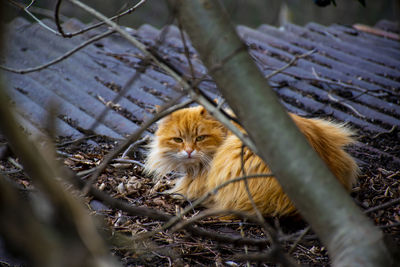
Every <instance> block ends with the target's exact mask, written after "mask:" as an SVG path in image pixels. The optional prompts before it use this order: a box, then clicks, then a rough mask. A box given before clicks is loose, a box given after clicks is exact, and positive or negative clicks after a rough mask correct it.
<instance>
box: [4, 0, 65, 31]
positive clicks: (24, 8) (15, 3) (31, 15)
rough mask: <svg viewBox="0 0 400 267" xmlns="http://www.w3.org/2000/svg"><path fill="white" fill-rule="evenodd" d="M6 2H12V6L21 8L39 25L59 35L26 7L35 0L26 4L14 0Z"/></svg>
mask: <svg viewBox="0 0 400 267" xmlns="http://www.w3.org/2000/svg"><path fill="white" fill-rule="evenodd" d="M7 1H8V2H10V3H11V4H13V5H14V6H16V7H18V8H20V9H22V10H23V11H24V12H25V13H26V14H28V15H29V16H30V17H31V18H32V19H33V20H35V21H36V22H37V23H38V24H39V25H40V26H42V27H43V28H45V29H46V30H48V31H50V32H52V33H54V34H55V35H58V36H61V34H60V33H58V32H57V31H56V30H53V29H52V28H50V27H49V26H48V25H46V24H45V23H43V21H41V20H40V19H38V18H37V17H36V16H35V15H33V14H32V13H31V12H30V11H29V10H28V9H29V8H30V7H31V6H32V4H33V3H34V2H35V1H34V0H32V1H31V2H30V4H29V5H28V6H26V7H25V6H23V5H21V4H20V3H18V2H15V1H14V0H7Z"/></svg>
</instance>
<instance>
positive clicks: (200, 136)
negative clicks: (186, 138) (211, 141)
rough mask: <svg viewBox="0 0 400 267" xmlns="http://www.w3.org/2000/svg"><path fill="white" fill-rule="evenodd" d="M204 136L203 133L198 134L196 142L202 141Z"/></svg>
mask: <svg viewBox="0 0 400 267" xmlns="http://www.w3.org/2000/svg"><path fill="white" fill-rule="evenodd" d="M204 138H206V136H205V135H199V136H197V137H196V141H197V142H200V141H203V140H204Z"/></svg>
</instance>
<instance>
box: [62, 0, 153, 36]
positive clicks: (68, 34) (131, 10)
mask: <svg viewBox="0 0 400 267" xmlns="http://www.w3.org/2000/svg"><path fill="white" fill-rule="evenodd" d="M61 2H62V0H58V1H57V3H56V7H55V11H54V19H55V22H56V25H57V29H58V31H59V33H60V34H61V35H62V36H63V37H65V38H71V37H73V36H76V35H79V34H82V33H85V32H87V31H90V30H93V29H95V28H98V27H100V26H102V25H104V24H105V22H103V21H102V22H99V23H96V24H94V25H91V26H88V27H86V28H84V29H81V30H79V31H76V32H73V33H66V32H64V30H63V28H62V26H61V23H60V15H59V14H60V7H61ZM145 2H146V0H141V1H139V2H138V3H137V4H136V5H134V6H133V7H131V8H129V9H127V10H125V11H124V12H122V13H120V14H118V15H115V16H113V17H111V18H109V19H110V20H116V19H118V18H120V17H122V16H125V15H128V14H130V13H132V12H134V11H135V10H136V9H138V8H139V7H141V6H142V5H143V4H144V3H145Z"/></svg>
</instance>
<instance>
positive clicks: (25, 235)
mask: <svg viewBox="0 0 400 267" xmlns="http://www.w3.org/2000/svg"><path fill="white" fill-rule="evenodd" d="M3 7H4V5H3ZM3 12H4V9H0V17H1V15H2V14H1V13H3ZM2 27H3V25H2V24H1V23H0V52H3V50H2V49H1V48H2V47H1V45H2V41H3V37H4V36H2V34H3V33H4V31H3V30H2ZM0 131H1V134H2V135H4V137H5V138H6V139H7V141H8V144H9V145H10V147H11V149H12V151H13V152H14V153H15V155H17V157H18V158H19V159H20V160H21V163H22V165H23V167H24V171H25V172H26V174H28V175H29V177H30V178H31V179H32V181H33V183H34V184H35V188H36V189H35V191H34V192H33V193H29V194H28V193H26V192H25V193H26V194H25V195H24V196H22V194H21V192H18V191H17V190H15V188H14V186H12V182H10V181H11V179H6V177H5V176H3V175H1V176H0V218H1V219H0V235H1V237H2V238H4V240H5V241H6V243H7V248H12V250H13V251H14V252H17V253H18V255H21V256H22V257H23V258H24V259H25V260H27V262H28V265H29V266H49V267H52V266H118V263H117V262H116V261H115V260H114V259H113V258H112V257H111V256H110V254H109V251H108V248H107V247H106V246H105V244H104V242H103V240H102V237H100V235H99V234H98V233H97V229H96V225H95V224H94V222H93V220H92V218H91V217H90V216H89V214H88V211H87V210H86V209H85V208H84V206H83V204H82V203H80V202H79V201H78V200H77V199H76V198H75V197H74V196H73V195H72V194H71V192H68V191H67V190H66V188H65V186H63V185H62V178H64V177H65V175H64V174H65V173H63V172H62V171H61V168H60V164H57V163H58V162H56V161H55V150H54V148H53V147H51V145H50V144H49V143H48V144H47V145H43V143H41V144H40V146H36V145H35V144H34V143H33V142H32V140H30V138H29V137H28V136H27V135H26V134H25V133H24V132H23V130H22V129H21V127H20V126H19V125H18V123H17V122H16V119H15V117H14V113H13V108H12V107H11V104H10V101H9V98H8V97H7V95H6V86H5V83H4V81H3V79H2V77H0ZM63 176H64V177H63ZM8 180H9V181H8ZM35 199H36V200H37V201H34V200H35Z"/></svg>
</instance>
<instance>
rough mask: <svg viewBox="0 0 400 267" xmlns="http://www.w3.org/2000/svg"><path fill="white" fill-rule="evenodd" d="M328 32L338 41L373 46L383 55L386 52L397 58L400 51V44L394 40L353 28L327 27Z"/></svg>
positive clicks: (335, 25)
mask: <svg viewBox="0 0 400 267" xmlns="http://www.w3.org/2000/svg"><path fill="white" fill-rule="evenodd" d="M328 30H329V31H332V33H334V34H336V35H337V36H338V37H339V38H340V39H343V40H346V41H348V42H356V43H359V44H360V45H371V44H373V45H375V46H377V47H378V49H381V51H382V52H383V53H385V52H386V51H387V52H389V53H390V54H393V53H394V55H395V56H396V55H397V56H398V50H399V49H400V43H399V42H398V41H396V40H392V39H388V38H382V37H379V36H375V35H373V34H368V33H365V32H361V31H358V30H356V29H354V28H350V27H345V26H343V25H337V24H334V25H331V26H329V27H328Z"/></svg>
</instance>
